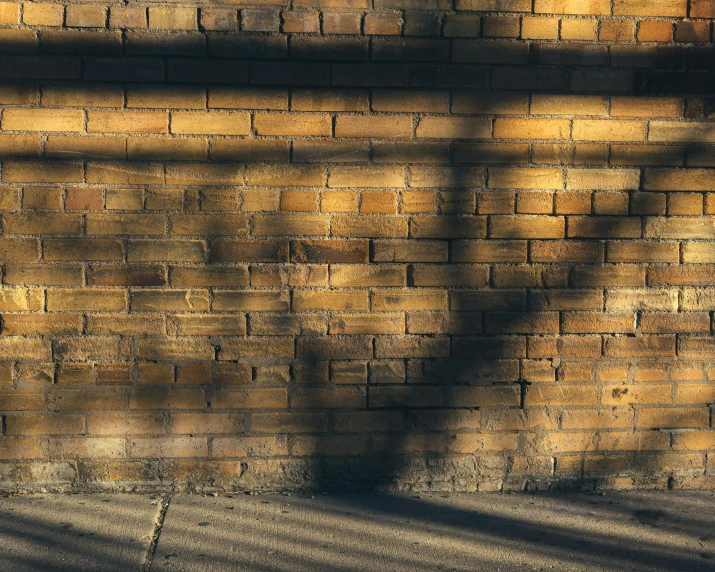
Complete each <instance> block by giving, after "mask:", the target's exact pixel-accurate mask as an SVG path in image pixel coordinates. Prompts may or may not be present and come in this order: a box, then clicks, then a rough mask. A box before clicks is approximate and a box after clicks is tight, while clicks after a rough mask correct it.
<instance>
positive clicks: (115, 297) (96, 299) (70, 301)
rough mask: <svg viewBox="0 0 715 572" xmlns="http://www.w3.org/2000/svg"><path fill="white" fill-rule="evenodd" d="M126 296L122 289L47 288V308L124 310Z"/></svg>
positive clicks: (54, 310) (55, 310)
mask: <svg viewBox="0 0 715 572" xmlns="http://www.w3.org/2000/svg"><path fill="white" fill-rule="evenodd" d="M126 298H127V296H126V292H125V291H124V290H108V289H99V288H97V289H94V288H86V289H82V288H71V289H64V288H49V289H48V290H47V310H48V311H49V312H58V311H98V310H99V311H102V310H104V311H107V310H124V309H125V308H126V305H127V299H126Z"/></svg>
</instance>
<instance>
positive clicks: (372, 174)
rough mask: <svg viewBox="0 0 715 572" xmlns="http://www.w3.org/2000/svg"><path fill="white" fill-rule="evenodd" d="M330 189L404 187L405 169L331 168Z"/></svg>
mask: <svg viewBox="0 0 715 572" xmlns="http://www.w3.org/2000/svg"><path fill="white" fill-rule="evenodd" d="M328 186H330V187H337V188H340V187H404V186H405V171H404V168H403V167H381V166H374V167H373V166H370V167H330V170H329V174H328Z"/></svg>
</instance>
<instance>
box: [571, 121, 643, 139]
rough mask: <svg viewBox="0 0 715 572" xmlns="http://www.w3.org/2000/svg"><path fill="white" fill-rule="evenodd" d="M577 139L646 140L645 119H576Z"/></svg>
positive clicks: (575, 136) (574, 131) (575, 131)
mask: <svg viewBox="0 0 715 572" xmlns="http://www.w3.org/2000/svg"><path fill="white" fill-rule="evenodd" d="M573 138H574V140H576V141H609V142H610V141H645V121H624V120H613V119H611V120H587V119H574V121H573Z"/></svg>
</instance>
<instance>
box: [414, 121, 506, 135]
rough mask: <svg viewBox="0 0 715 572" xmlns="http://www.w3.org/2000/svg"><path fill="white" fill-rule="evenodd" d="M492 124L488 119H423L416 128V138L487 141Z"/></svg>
mask: <svg viewBox="0 0 715 572" xmlns="http://www.w3.org/2000/svg"><path fill="white" fill-rule="evenodd" d="M491 131H492V124H491V121H490V120H489V119H481V118H479V119H471V118H452V117H423V118H422V119H421V120H420V123H419V125H418V126H417V137H421V138H433V139H440V138H441V139H488V138H489V137H490V136H491Z"/></svg>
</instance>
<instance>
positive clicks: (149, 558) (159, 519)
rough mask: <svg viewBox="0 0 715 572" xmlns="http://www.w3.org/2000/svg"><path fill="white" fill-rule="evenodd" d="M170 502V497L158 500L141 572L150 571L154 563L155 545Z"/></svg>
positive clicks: (165, 496) (166, 496)
mask: <svg viewBox="0 0 715 572" xmlns="http://www.w3.org/2000/svg"><path fill="white" fill-rule="evenodd" d="M170 502H171V495H164V496H162V497H160V498H159V502H158V503H157V504H158V508H157V511H156V516H155V517H154V530H153V531H152V534H151V536H150V537H149V544H148V545H147V547H146V554H144V562H143V563H142V566H141V568H140V570H141V572H149V571H150V570H151V567H152V563H153V561H154V553H155V552H156V545H157V544H158V543H159V537H160V536H161V529H162V528H163V526H164V519H165V518H166V512H167V511H168V510H169V503H170Z"/></svg>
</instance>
